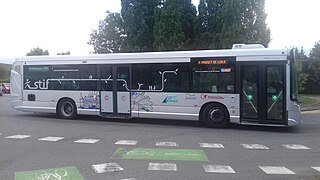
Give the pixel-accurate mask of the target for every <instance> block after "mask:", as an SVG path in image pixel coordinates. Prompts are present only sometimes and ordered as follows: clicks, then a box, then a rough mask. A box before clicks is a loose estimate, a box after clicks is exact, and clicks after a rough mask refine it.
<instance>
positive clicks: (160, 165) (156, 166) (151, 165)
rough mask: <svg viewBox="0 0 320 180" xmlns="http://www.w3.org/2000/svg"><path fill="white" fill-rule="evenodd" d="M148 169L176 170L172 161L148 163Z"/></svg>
mask: <svg viewBox="0 0 320 180" xmlns="http://www.w3.org/2000/svg"><path fill="white" fill-rule="evenodd" d="M148 170H149V171H177V165H176V164H174V163H149V167H148Z"/></svg>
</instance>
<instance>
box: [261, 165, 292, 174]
mask: <svg viewBox="0 0 320 180" xmlns="http://www.w3.org/2000/svg"><path fill="white" fill-rule="evenodd" d="M259 168H260V169H261V170H262V171H264V172H265V173H266V174H296V173H294V172H293V171H291V170H290V169H288V168H286V167H282V166H259Z"/></svg>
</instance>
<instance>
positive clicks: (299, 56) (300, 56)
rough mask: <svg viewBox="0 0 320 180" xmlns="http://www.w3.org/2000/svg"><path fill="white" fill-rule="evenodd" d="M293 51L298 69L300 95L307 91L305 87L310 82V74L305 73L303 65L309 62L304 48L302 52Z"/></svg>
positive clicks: (296, 49) (295, 49)
mask: <svg viewBox="0 0 320 180" xmlns="http://www.w3.org/2000/svg"><path fill="white" fill-rule="evenodd" d="M293 51H294V59H295V65H296V69H297V78H298V87H299V93H302V92H304V90H305V85H306V83H307V80H308V74H307V73H305V72H304V71H303V63H304V62H306V61H307V60H308V57H307V56H306V55H305V52H304V51H303V48H301V49H300V51H299V49H298V48H294V49H293Z"/></svg>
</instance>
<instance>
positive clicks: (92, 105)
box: [80, 91, 100, 109]
mask: <svg viewBox="0 0 320 180" xmlns="http://www.w3.org/2000/svg"><path fill="white" fill-rule="evenodd" d="M80 96H81V98H80V108H82V109H99V108H100V102H99V100H100V98H99V95H98V92H96V91H93V92H89V93H88V95H87V96H84V97H83V96H82V93H80Z"/></svg>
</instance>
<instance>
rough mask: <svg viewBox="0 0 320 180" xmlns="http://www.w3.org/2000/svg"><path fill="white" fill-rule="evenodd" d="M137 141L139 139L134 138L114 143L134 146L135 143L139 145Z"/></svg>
mask: <svg viewBox="0 0 320 180" xmlns="http://www.w3.org/2000/svg"><path fill="white" fill-rule="evenodd" d="M137 143H138V141H134V140H119V141H117V142H116V143H114V144H117V145H129V146H134V145H137Z"/></svg>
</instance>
